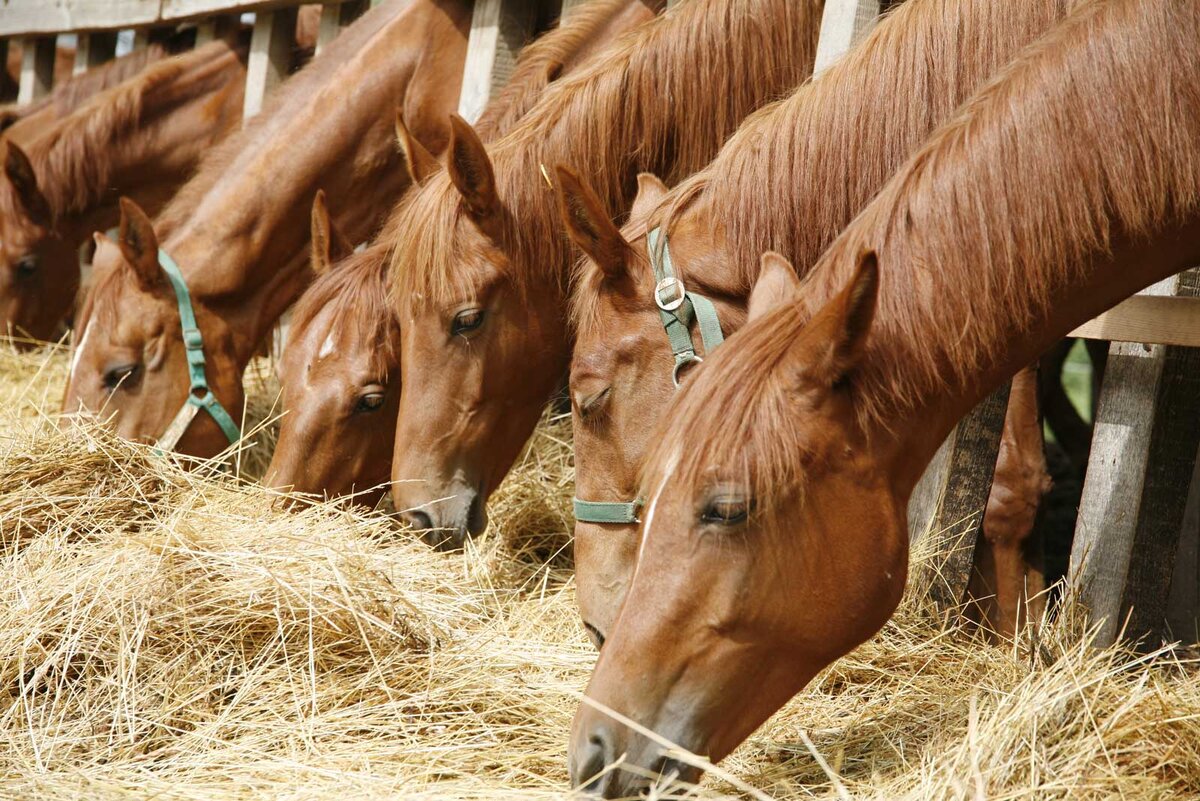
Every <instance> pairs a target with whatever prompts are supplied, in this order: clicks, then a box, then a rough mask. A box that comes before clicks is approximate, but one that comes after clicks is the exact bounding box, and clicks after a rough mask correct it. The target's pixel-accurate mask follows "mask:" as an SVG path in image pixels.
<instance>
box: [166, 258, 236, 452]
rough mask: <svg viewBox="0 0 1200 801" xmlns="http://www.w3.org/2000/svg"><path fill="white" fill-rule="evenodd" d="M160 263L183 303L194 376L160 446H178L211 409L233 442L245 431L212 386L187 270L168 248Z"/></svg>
mask: <svg viewBox="0 0 1200 801" xmlns="http://www.w3.org/2000/svg"><path fill="white" fill-rule="evenodd" d="M158 263H159V264H160V265H161V266H162V268H163V272H165V273H166V274H167V278H168V279H170V281H171V288H172V289H174V290H175V302H176V304H177V305H178V306H179V322H180V325H181V327H182V329H183V347H184V352H185V353H186V354H187V365H188V378H189V379H190V380H191V387H190V388H189V390H188V397H187V400H186V401H184V402H183V406H182V407H180V409H179V412H178V413H177V414H176V415H175V419H174V420H172V421H171V424H170V425H169V426H167V430H166V431H164V432H163V435H162V437H160V438H159V440H158V447H159V449H161V450H164V451H171V450H174V449H175V446H176V445H177V444H178V443H179V440H180V438H181V437H182V436H183V434H184V432H185V431H187V429H188V426H190V425H191V423H192V420H194V419H195V417H196V415H197V414H198V413H199V412H200V411H201V410H204V411H206V412H208V415H209V417H211V418H212V419H213V420H214V421H215V422H216V424H217V426H218V427H220V429H221V432H222V433H223V434H224V435H225V437H226V439H228V440H229V444H231V445H232V444H233V443H235V442H237V441H238V439H240V438H241V431H240V430H239V429H238V425H237V423H235V422H234V421H233V417H231V416H230V414H229V412H228V411H226V410H225V407H224V406H222V405H221V402H220V401H219V400H217V396H216V395H214V394H213V393H212V390H211V389H209V387H208V376H207V374H206V372H205V369H204V338H203V337H202V336H201V335H200V326H198V325H197V324H196V312H195V310H194V309H193V308H192V296H191V293H190V292H188V288H187V282H186V281H184V280H183V273H182V272H180V270H179V265H178V264H176V263H175V260H174V259H172V258H171V257H170V255H168V254H167V252H166V251H165V250H161V249H160V250H159V251H158Z"/></svg>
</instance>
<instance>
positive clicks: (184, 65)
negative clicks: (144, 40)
mask: <svg viewBox="0 0 1200 801" xmlns="http://www.w3.org/2000/svg"><path fill="white" fill-rule="evenodd" d="M245 55H246V53H245V49H244V48H241V49H240V50H239V49H235V48H231V47H230V46H229V45H228V44H226V43H224V42H214V43H212V44H210V45H208V46H206V47H204V48H201V49H199V50H197V51H195V52H194V53H191V54H189V55H186V56H182V57H180V58H179V59H177V60H175V62H174V64H177V65H178V66H179V67H180V68H181V69H180V71H179V72H178V73H177V74H175V75H173V76H172V77H171V78H170V80H167V81H163V82H161V83H155V84H153V85H151V86H149V87H148V88H147V90H146V91H145V92H144V93H142V94H141V98H140V112H139V114H138V122H137V124H136V125H135V126H134V127H132V128H129V129H126V130H122V131H118V132H116V134H117V135H115V136H112V137H108V138H106V139H105V140H104V141H95V142H86V143H78V142H77V143H74V144H68V143H66V142H59V143H58V145H56V147H77V148H80V149H81V150H82V151H83V152H85V153H89V154H94V155H95V158H98V159H105V160H106V163H105V165H104V166H103V167H102V168H100V169H88V170H84V171H82V172H80V173H79V174H80V177H81V178H83V179H84V180H81V181H78V182H76V183H75V185H74V187H73V188H72V191H73V192H74V193H75V197H73V198H72V199H71V202H70V204H69V207H68V210H67V213H66V214H65V215H62V216H60V223H59V228H60V231H61V232H63V233H64V235H65V236H67V237H69V238H71V239H72V240H82V239H83V238H84V237H86V236H87V235H88V234H89V233H90V232H92V231H94V230H100V229H104V228H109V227H112V226H113V225H115V224H116V221H117V204H116V200H117V198H118V197H121V196H126V197H130V198H132V199H133V200H134V201H136V202H137V203H138V204H139V205H140V206H141V207H142V208H143V209H144V210H145V211H147V212H148V213H150V214H155V213H157V212H158V210H160V209H161V208H162V207H163V206H164V205H165V204H166V202H167V201H168V200H169V199H170V197H171V195H172V194H173V193H174V191H175V189H176V188H177V187H178V186H179V185H180V184H181V183H183V182H184V181H185V180H186V178H187V176H188V175H189V174H190V173H191V171H192V170H193V169H194V168H195V165H196V163H197V162H198V161H199V160H200V158H201V156H203V155H204V153H205V152H206V151H207V150H208V149H210V148H211V147H212V146H213V145H214V144H215V143H216V142H218V141H219V140H220V139H222V138H223V137H225V136H226V135H227V134H228V133H229V132H230V131H231V130H232V129H233V128H235V127H236V126H237V125H238V123H239V121H240V119H241V107H242V94H243V86H244V77H245V72H246V69H245V63H244V62H245ZM174 64H164V65H163V66H164V67H170V66H174ZM86 133H87V132H86V129H85V130H84V132H83V134H82V135H86ZM46 161H49V162H50V163H53V161H54V159H53V156H52V155H51V154H48V155H47V158H46ZM57 180H63V179H57Z"/></svg>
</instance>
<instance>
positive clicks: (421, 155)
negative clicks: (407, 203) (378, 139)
mask: <svg viewBox="0 0 1200 801" xmlns="http://www.w3.org/2000/svg"><path fill="white" fill-rule="evenodd" d="M396 143H397V144H398V145H400V152H401V153H403V154H404V163H405V165H406V166H407V167H408V177H410V178H412V182H413V183H414V184H422V183H424V182H425V179H427V178H428V177H429V176H431V175H433V174H434V173H436V172H437V171H438V170H440V169H441V168H442V165H441V164H439V163H438V160H437V157H436V156H434V155H433V154H432V153H430V152H429V150H428V149H427V148H426V147H425V145H423V144H421V142H420V141H419V140H418V139H417V138H416V137H415V136H413V135H412V131H410V130H408V126H407V125H405V124H404V115H403V114H402V113H401V112H399V111H397V112H396Z"/></svg>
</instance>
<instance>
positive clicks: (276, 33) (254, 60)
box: [242, 7, 297, 124]
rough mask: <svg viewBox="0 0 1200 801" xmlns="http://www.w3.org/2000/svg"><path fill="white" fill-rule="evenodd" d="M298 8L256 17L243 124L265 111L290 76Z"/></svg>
mask: <svg viewBox="0 0 1200 801" xmlns="http://www.w3.org/2000/svg"><path fill="white" fill-rule="evenodd" d="M296 13H297V8H296V7H291V8H283V9H280V10H278V11H271V12H260V13H259V14H258V16H257V17H255V18H254V33H253V35H252V36H251V39H250V59H249V61H248V63H247V64H246V102H245V105H244V106H243V107H242V120H243V124H245V122H246V121H249V119H250V118H251V117H253V116H254V115H256V114H258V112H260V111H262V107H263V101H264V99H265V98H266V96H267V93H269V92H270V91H271V90H272V89H274V88H275V87H276V86H277V85H278V84H279V83H280V82H281V81H283V79H284V78H286V77H287V74H288V67H289V66H290V64H291V60H292V47H293V44H294V43H295V41H296Z"/></svg>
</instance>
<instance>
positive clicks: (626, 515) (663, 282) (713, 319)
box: [575, 228, 725, 524]
mask: <svg viewBox="0 0 1200 801" xmlns="http://www.w3.org/2000/svg"><path fill="white" fill-rule="evenodd" d="M660 235H661V238H662V248H661V250H660V249H659V247H658V243H659V237H660ZM646 249H647V251H649V253H650V264H651V266H652V267H654V280H655V284H654V305H656V306H658V314H659V316H660V317H661V318H662V324H663V329H664V330H665V331H666V332H667V339H669V340H670V342H671V355H672V356H673V357H674V359H675V365H674V367H672V368H671V381H672V382H673V383H674V384H675V387H676V388H678V387H679V376H680V373H681V371H682V370H683V369H684V368H685V367H687V366H688V365H689V364H699V363H700V362H702V361H704V359H702V358H701V357H700V356H698V355H697V354H696V348H695V346H694V345H693V344H692V324H693V323H696V324H698V325H699V327H700V341H701V342H703V343H704V352H705V353H706V354H710V353H712V352H713V351H714V350H716V348H717V346H718V345H720V344H721V343H722V342H724V341H725V336H724V335H723V334H722V333H721V321H720V320H719V319H718V318H717V308H716V306H714V305H713V302H712V301H711V300H709V299H708V298H706V297H704V296H703V295H698V294H696V293H695V292H688V291H687V289H686V288H685V287H684V285H683V281H681V280H679V278H677V277H676V275H675V269H674V267H673V266H672V264H671V249H670V247H669V246H668V243H667V236H666V234H662V233H661V229H659V228H655V229H654V230H653V231H651V232H650V233H649V234H647V235H646ZM660 255H661V256H662V258H661V259H660V258H658V257H659V256H660ZM643 504H644V502H643V501H642V499H640V498H638V499H636V500H633V501H628V502H621V501H584V500H580V499H579V498H575V519H576V520H578V521H580V522H582V523H615V524H624V523H637V522H640V521H639V520H638V512H639V511H640V510H641V508H642V506H643Z"/></svg>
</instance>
